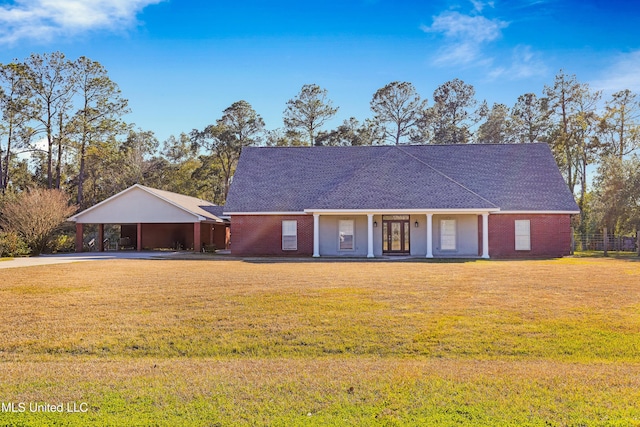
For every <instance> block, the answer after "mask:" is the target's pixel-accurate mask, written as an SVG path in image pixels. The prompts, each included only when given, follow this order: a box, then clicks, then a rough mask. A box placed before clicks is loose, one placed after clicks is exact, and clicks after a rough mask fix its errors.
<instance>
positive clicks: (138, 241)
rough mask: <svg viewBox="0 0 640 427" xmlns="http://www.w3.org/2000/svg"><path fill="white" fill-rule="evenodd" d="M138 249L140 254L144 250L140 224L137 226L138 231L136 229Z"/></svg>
mask: <svg viewBox="0 0 640 427" xmlns="http://www.w3.org/2000/svg"><path fill="white" fill-rule="evenodd" d="M136 240H137V242H136V248H137V250H138V252H140V251H141V250H142V224H141V223H138V224H137V229H136Z"/></svg>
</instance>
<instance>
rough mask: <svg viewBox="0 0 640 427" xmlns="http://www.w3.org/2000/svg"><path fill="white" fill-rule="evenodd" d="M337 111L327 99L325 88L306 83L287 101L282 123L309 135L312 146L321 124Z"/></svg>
mask: <svg viewBox="0 0 640 427" xmlns="http://www.w3.org/2000/svg"><path fill="white" fill-rule="evenodd" d="M337 112H338V107H336V108H334V107H333V103H332V102H331V100H329V99H327V90H326V89H322V88H321V87H320V86H318V85H316V84H307V85H304V86H302V90H300V93H299V94H298V95H297V96H296V97H295V98H293V99H290V100H289V101H287V108H286V110H284V124H285V126H286V127H287V128H288V129H292V130H296V129H300V130H302V131H304V132H305V133H306V134H307V136H308V137H309V145H311V146H313V145H315V143H316V136H317V134H318V131H319V130H320V128H321V127H322V125H323V124H324V123H325V122H326V121H327V120H329V119H330V118H332V117H333V116H335V114H336V113H337Z"/></svg>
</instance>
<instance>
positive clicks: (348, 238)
mask: <svg viewBox="0 0 640 427" xmlns="http://www.w3.org/2000/svg"><path fill="white" fill-rule="evenodd" d="M354 236H355V235H354V225H353V220H352V219H341V220H340V221H339V222H338V241H339V247H338V249H340V250H341V251H352V250H353V249H355V246H354V241H355V238H354Z"/></svg>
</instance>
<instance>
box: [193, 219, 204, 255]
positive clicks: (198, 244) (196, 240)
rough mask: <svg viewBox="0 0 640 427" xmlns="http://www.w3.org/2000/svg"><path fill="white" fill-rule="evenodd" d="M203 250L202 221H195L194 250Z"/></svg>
mask: <svg viewBox="0 0 640 427" xmlns="http://www.w3.org/2000/svg"><path fill="white" fill-rule="evenodd" d="M201 250H202V238H201V236H200V221H198V222H194V223H193V251H194V252H200V251H201Z"/></svg>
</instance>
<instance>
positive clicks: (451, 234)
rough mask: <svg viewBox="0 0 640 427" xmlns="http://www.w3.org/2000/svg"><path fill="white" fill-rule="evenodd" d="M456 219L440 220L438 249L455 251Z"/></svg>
mask: <svg viewBox="0 0 640 427" xmlns="http://www.w3.org/2000/svg"><path fill="white" fill-rule="evenodd" d="M456 240H457V239H456V220H455V219H441V220H440V250H442V251H455V250H456V249H457V246H456Z"/></svg>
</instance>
